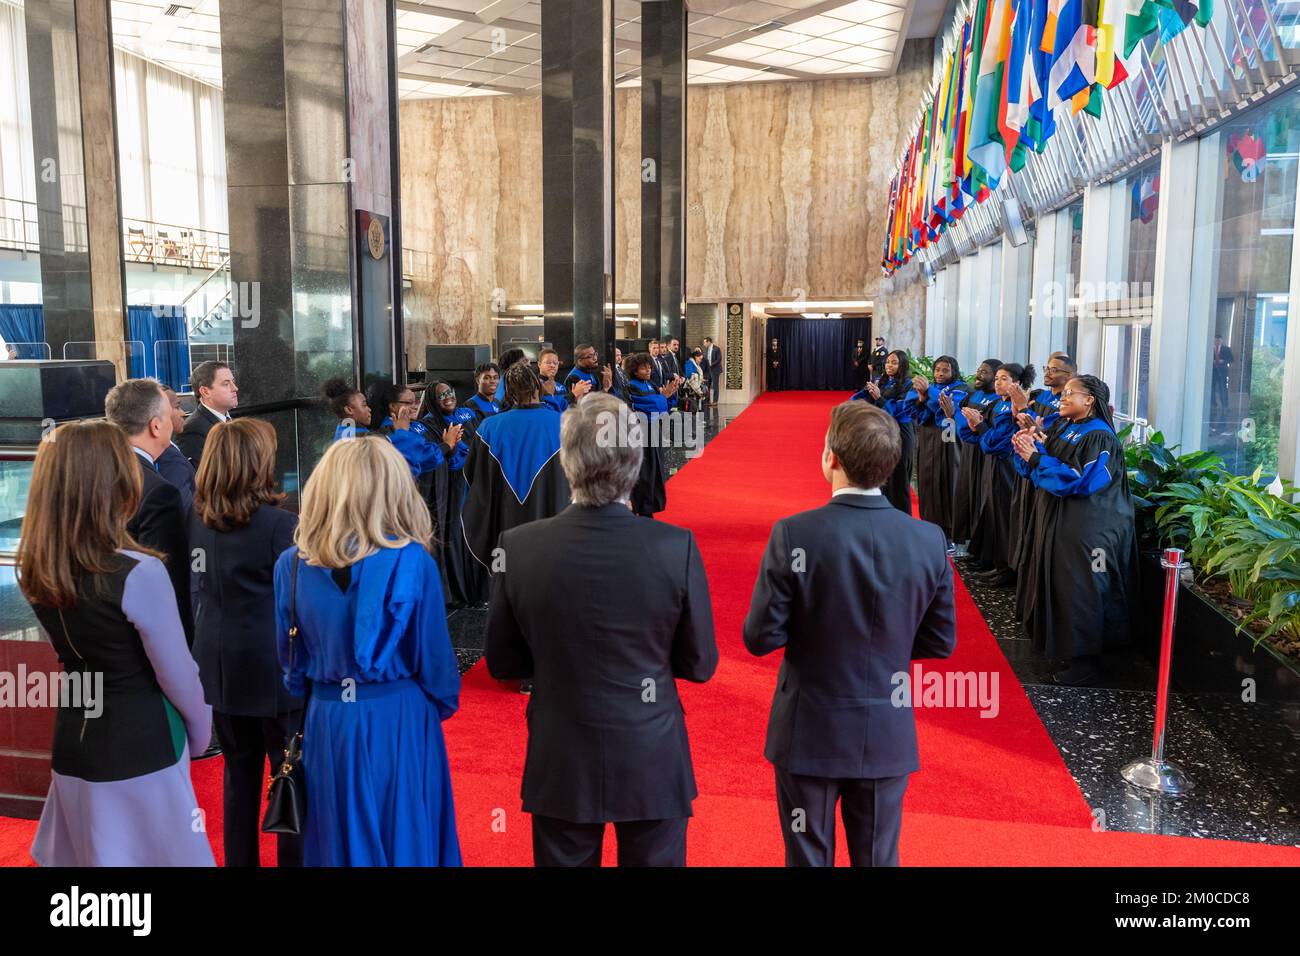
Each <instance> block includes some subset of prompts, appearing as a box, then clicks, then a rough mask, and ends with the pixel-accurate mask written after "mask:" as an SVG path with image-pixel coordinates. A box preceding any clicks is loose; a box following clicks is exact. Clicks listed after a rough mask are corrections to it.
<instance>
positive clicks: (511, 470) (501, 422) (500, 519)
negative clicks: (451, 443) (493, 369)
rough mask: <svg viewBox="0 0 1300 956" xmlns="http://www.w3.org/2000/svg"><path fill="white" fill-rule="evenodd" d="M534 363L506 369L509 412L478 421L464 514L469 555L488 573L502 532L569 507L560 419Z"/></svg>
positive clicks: (472, 449)
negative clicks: (546, 396)
mask: <svg viewBox="0 0 1300 956" xmlns="http://www.w3.org/2000/svg"><path fill="white" fill-rule="evenodd" d="M540 392H541V388H540V383H539V382H538V379H537V373H536V372H534V371H533V369H532V366H530V365H527V364H517V365H515V366H513V367H512V368H510V369H509V370H508V371H507V372H506V400H507V403H508V404H509V405H510V406H511V407H510V409H509V410H508V411H504V412H502V413H501V414H499V415H493V416H492V417H491V418H488V419H485V420H484V421H482V422H480V423H479V426H478V430H477V432H476V433H475V436H474V443H473V445H471V446H470V452H469V461H467V462H466V464H465V482H466V484H467V485H468V486H469V490H468V491H467V492H466V497H465V507H464V510H463V512H462V515H461V525H462V527H463V529H464V534H465V541H466V542H467V544H468V547H469V550H470V553H471V554H472V555H473V556H474V558H475V560H477V561H478V563H479V564H481V565H482V566H483V567H484V568H486V569H488V571H489V572H491V571H492V570H493V563H494V562H493V551H494V550H495V549H496V547H497V540H498V539H499V538H500V537H501V532H503V531H508V530H509V529H511V528H514V527H516V526H518V525H521V524H526V523H527V522H529V521H536V520H537V519H539V518H549V517H551V516H552V515H556V514H559V513H560V512H561V511H563V510H564V509H565V508H567V507H568V505H569V483H568V480H567V479H566V478H565V477H564V470H563V469H562V468H561V467H560V455H559V452H560V419H561V418H562V417H563V416H561V415H557V414H555V412H553V411H552V410H551V409H549V408H546V407H545V406H544V405H542V403H541V398H540Z"/></svg>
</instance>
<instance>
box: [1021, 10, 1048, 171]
mask: <svg viewBox="0 0 1300 956" xmlns="http://www.w3.org/2000/svg"><path fill="white" fill-rule="evenodd" d="M1051 3H1052V0H1033V16H1032V18H1031V20H1030V25H1029V57H1030V63H1031V66H1032V69H1030V70H1029V71H1028V73H1029V119H1028V121H1027V122H1026V123H1025V127H1024V129H1023V130H1021V136H1022V137H1025V138H1028V139H1029V140H1030V141H1031V142H1032V143H1033V145H1034V149H1035V151H1037V152H1039V153H1041V152H1042V151H1043V150H1044V149H1045V148H1047V141H1048V140H1049V139H1051V138H1052V134H1054V133H1055V132H1056V116H1055V114H1054V113H1053V112H1052V110H1051V109H1050V108H1049V107H1048V105H1047V93H1046V90H1047V82H1048V75H1049V73H1050V72H1051V68H1052V45H1053V41H1052V39H1051V38H1050V37H1049V36H1048V33H1047V31H1048V26H1049V20H1051V19H1052V18H1054V17H1055V15H1056V14H1055V13H1054V12H1053V9H1052V6H1051ZM1051 26H1052V29H1055V24H1054V22H1053V23H1052V24H1051Z"/></svg>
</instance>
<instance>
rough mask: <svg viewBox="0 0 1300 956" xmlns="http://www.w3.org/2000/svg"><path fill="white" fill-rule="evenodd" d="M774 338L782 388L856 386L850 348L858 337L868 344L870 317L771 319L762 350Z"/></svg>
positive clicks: (767, 350) (843, 387)
mask: <svg viewBox="0 0 1300 956" xmlns="http://www.w3.org/2000/svg"><path fill="white" fill-rule="evenodd" d="M773 339H776V341H777V347H778V349H779V351H780V354H781V368H782V371H783V373H784V374H783V375H782V377H781V388H783V389H811V390H819V389H834V390H840V389H855V388H857V387H858V386H857V384H856V378H855V373H854V369H853V350H854V348H855V347H856V346H857V342H858V339H862V341H863V342H865V343H866V344H867V347H868V348H870V346H871V320H870V319H868V318H847V319H801V318H772V319H768V320H767V340H766V341H765V342H764V343H763V346H764V348H763V351H764V353H765V359H764V360H766V353H767V352H769V351H771V348H772V340H773Z"/></svg>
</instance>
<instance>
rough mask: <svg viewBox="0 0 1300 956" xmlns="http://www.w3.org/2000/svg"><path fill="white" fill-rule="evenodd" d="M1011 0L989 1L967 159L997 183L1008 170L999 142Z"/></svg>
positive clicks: (1009, 43)
mask: <svg viewBox="0 0 1300 956" xmlns="http://www.w3.org/2000/svg"><path fill="white" fill-rule="evenodd" d="M1011 17H1012V9H1011V0H989V5H988V31H987V34H986V36H985V39H984V44H983V46H982V48H981V50H980V62H979V78H978V80H977V85H976V93H975V105H974V108H973V111H972V115H971V134H970V158H971V161H972V162H974V163H975V164H976V165H978V166H980V167H981V168H982V169H983V170H984V171H985V172H986V173H987V175H988V179H989V180H991V181H996V180H998V179H1000V178H1001V177H1002V174H1003V173H1004V172H1006V168H1007V144H1006V143H1005V142H1004V141H1003V138H1002V129H1001V124H1000V123H999V122H998V120H999V114H1000V113H1001V112H1002V96H1003V94H1004V92H1005V89H1004V82H1005V77H1006V66H1007V55H1008V54H1009V52H1010V48H1011Z"/></svg>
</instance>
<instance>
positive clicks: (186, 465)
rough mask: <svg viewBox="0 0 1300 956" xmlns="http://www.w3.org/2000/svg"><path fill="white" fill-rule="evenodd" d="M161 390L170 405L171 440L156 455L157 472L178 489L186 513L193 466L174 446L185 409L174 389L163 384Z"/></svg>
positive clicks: (191, 500) (191, 505) (191, 495)
mask: <svg viewBox="0 0 1300 956" xmlns="http://www.w3.org/2000/svg"><path fill="white" fill-rule="evenodd" d="M162 390H163V394H164V395H166V396H167V402H168V404H169V405H170V406H171V418H172V440H171V441H170V442H168V443H167V447H166V448H164V449H163V453H162V454H161V455H159V456H158V461H157V465H158V474H160V475H162V476H163V477H164V478H166V479H167V480H168V481H170V482H171V483H172V484H173V485H175V486H176V487H177V488H178V489H179V490H180V493H181V504H182V505H183V506H184V508H185V513H186V514H187V515H188V514H189V513H190V512H191V511H192V510H193V508H194V466H193V465H191V464H190V460H189V459H188V458H186V457H185V453H184V452H183V451H181V450H180V449H179V448H177V447H176V438H177V436H178V435H180V434H182V433H183V432H184V431H185V410H184V409H183V408H181V397H180V396H179V395H177V394H176V391H175V390H174V389H172V388H171V387H170V386H167V385H164V386H163V387H162Z"/></svg>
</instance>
